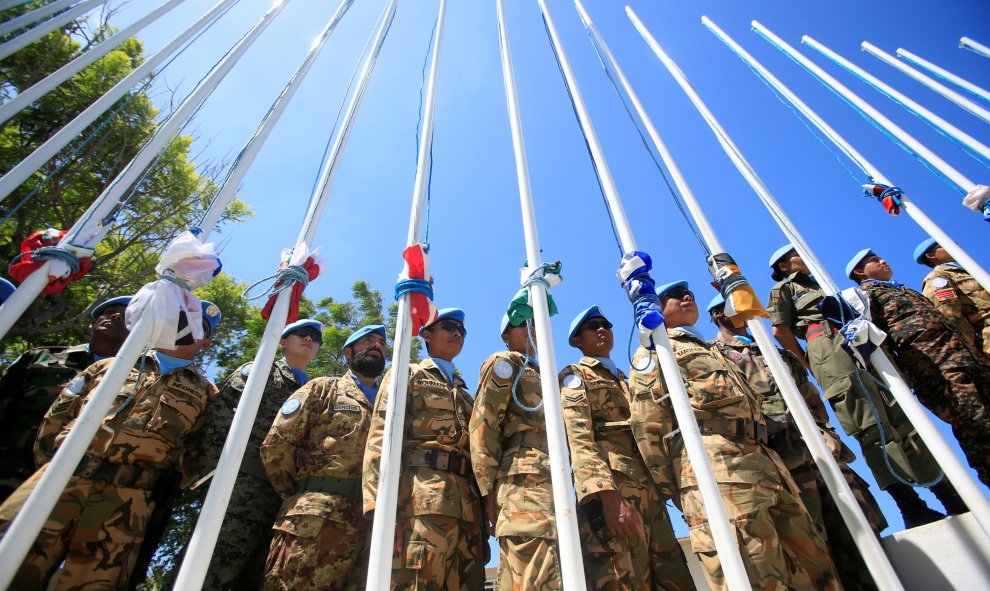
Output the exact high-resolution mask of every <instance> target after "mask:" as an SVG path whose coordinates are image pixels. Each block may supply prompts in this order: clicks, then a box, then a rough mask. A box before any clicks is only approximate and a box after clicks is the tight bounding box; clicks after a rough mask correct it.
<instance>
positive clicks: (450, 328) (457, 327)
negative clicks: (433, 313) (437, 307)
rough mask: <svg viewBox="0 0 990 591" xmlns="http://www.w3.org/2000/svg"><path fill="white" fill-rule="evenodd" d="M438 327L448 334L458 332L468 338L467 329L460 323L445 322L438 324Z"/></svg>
mask: <svg viewBox="0 0 990 591" xmlns="http://www.w3.org/2000/svg"><path fill="white" fill-rule="evenodd" d="M437 326H439V327H440V328H442V329H444V330H446V331H447V332H456V333H458V334H460V335H462V336H465V337H466V336H467V329H466V328H464V325H463V324H461V323H459V322H453V321H450V320H444V321H443V322H438V323H437Z"/></svg>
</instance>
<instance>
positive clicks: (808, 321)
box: [767, 272, 825, 339]
mask: <svg viewBox="0 0 990 591" xmlns="http://www.w3.org/2000/svg"><path fill="white" fill-rule="evenodd" d="M824 297H825V292H823V291H822V288H821V287H820V286H819V285H818V283H817V282H816V281H815V280H814V279H812V278H811V277H809V276H808V275H807V274H805V273H801V272H797V273H791V274H790V275H788V276H787V279H784V280H783V281H781V282H779V283H777V284H776V285H774V286H773V288H772V289H771V290H770V299H769V300H768V301H767V311H768V312H769V313H770V322H771V323H772V324H773V325H774V326H789V327H790V328H791V330H793V331H794V336H796V337H797V338H799V339H803V338H805V334H806V333H807V332H808V326H810V325H812V324H815V323H818V322H824V317H823V316H822V313H821V312H819V311H818V302H820V301H821V300H822V298H824Z"/></svg>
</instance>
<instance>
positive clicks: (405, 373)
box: [365, 0, 447, 591]
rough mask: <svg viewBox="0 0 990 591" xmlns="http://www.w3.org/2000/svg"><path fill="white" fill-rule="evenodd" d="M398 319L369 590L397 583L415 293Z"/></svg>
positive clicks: (416, 223) (418, 217) (425, 161)
mask: <svg viewBox="0 0 990 591" xmlns="http://www.w3.org/2000/svg"><path fill="white" fill-rule="evenodd" d="M446 11H447V0H440V9H439V11H438V13H437V20H436V33H435V34H434V36H433V48H432V52H433V54H432V56H431V58H430V70H429V74H427V81H426V96H425V98H424V101H423V121H422V128H421V131H420V136H419V146H418V150H419V152H418V154H419V155H418V158H417V161H416V180H415V181H414V184H413V194H412V206H411V210H410V212H409V232H408V235H407V237H406V246H407V247H408V246H412V245H414V244H419V243H420V242H421V240H422V239H421V235H422V226H423V223H422V222H423V213H424V208H425V205H426V196H427V192H428V191H429V180H430V169H431V167H432V160H433V154H432V152H433V150H432V146H433V123H434V120H435V113H436V104H437V86H438V81H439V76H440V49H441V47H442V42H443V30H444V21H445V16H446ZM398 306H399V310H398V315H397V316H396V327H395V343H394V344H393V348H392V368H391V370H390V371H391V375H392V379H391V381H390V382H389V385H388V392H387V396H388V410H387V412H386V413H385V426H384V431H383V433H382V450H381V459H380V460H379V461H380V464H379V467H378V492H377V494H376V496H375V513H374V523H373V525H372V528H371V547H370V562H369V564H372V565H376V566H373V567H372V568H369V569H368V584H367V586H366V587H365V588H366V589H368V590H369V591H387V590H388V589H389V586H390V584H391V581H392V568H391V565H392V546H393V543H394V539H395V533H394V532H395V522H396V508H397V506H398V498H399V479H400V478H401V476H402V474H401V470H402V435H403V431H404V429H405V421H406V402H407V400H406V399H407V390H408V382H409V355H410V351H411V349H412V337H413V335H412V316H411V304H410V302H409V294H408V293H406V294H403V295H402V296H400V297H399V302H398Z"/></svg>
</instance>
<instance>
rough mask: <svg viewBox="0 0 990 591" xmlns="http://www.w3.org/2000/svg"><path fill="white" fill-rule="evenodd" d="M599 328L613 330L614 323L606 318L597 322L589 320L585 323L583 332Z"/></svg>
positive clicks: (582, 328)
mask: <svg viewBox="0 0 990 591" xmlns="http://www.w3.org/2000/svg"><path fill="white" fill-rule="evenodd" d="M599 328H609V329H610V328H612V323H611V322H609V321H608V320H605V319H604V318H599V319H597V320H589V321H587V322H585V323H584V326H582V327H581V330H598V329H599Z"/></svg>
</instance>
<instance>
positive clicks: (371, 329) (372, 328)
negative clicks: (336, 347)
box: [321, 324, 387, 349]
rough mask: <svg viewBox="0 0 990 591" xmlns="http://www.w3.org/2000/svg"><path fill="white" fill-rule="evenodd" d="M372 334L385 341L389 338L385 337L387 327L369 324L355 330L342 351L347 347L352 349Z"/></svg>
mask: <svg viewBox="0 0 990 591" xmlns="http://www.w3.org/2000/svg"><path fill="white" fill-rule="evenodd" d="M321 326H322V325H321ZM372 333H376V334H380V335H382V338H383V339H384V338H387V337H386V336H385V327H384V326H382V325H381V324H369V325H368V326H362V327H361V328H359V329H357V330H355V331H354V333H353V334H351V336H349V337H347V340H346V341H344V346H343V347H341V348H342V349H346V348H347V347H350V346H351V345H353V344H354V343H356V342H358V341H360V340H361V339H363V338H364V337H366V336H368V335H369V334H372Z"/></svg>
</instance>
